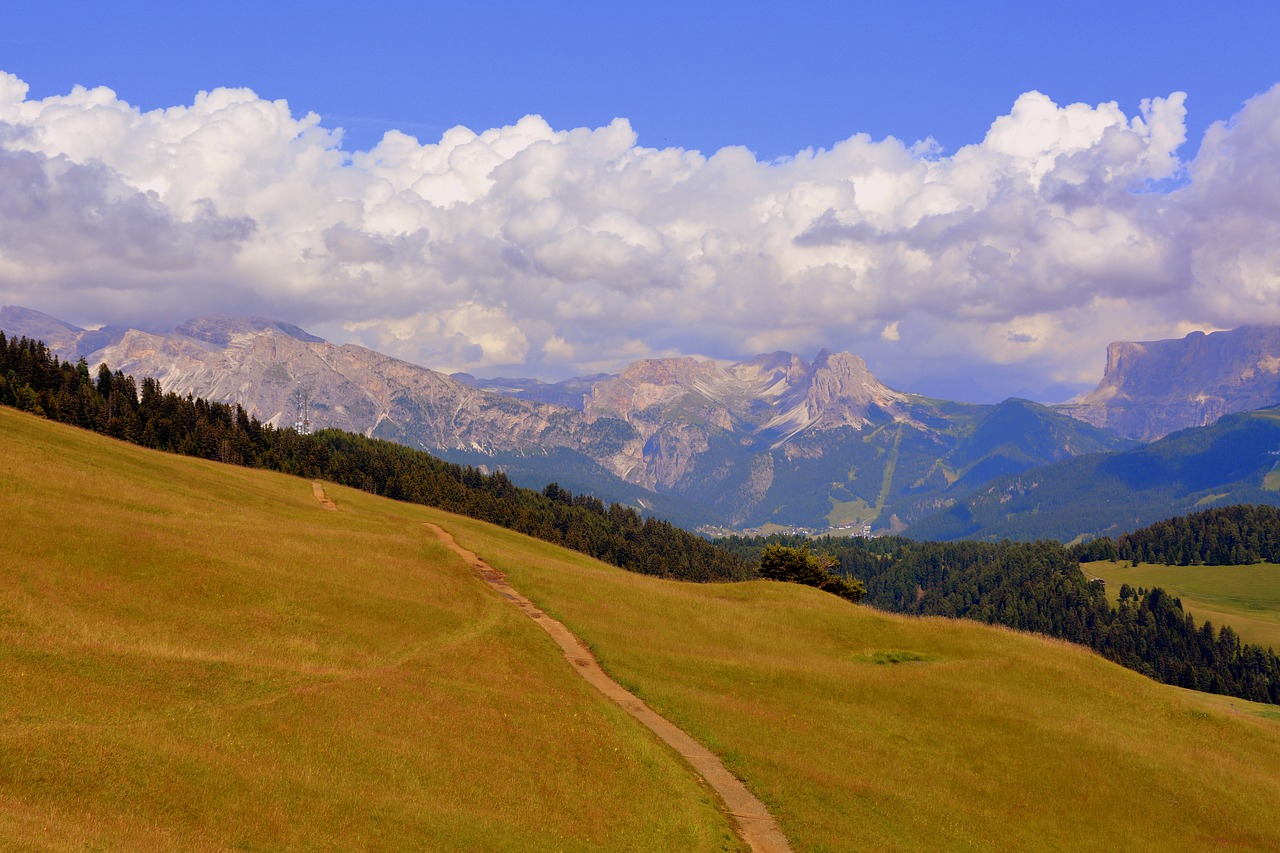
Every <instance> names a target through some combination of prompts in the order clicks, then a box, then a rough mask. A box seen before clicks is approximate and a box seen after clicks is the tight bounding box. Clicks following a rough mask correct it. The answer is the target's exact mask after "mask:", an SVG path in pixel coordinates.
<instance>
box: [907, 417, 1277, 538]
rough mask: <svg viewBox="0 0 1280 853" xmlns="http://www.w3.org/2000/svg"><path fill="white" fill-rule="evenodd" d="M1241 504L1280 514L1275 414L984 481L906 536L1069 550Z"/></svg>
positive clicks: (1221, 423) (1224, 420)
mask: <svg viewBox="0 0 1280 853" xmlns="http://www.w3.org/2000/svg"><path fill="white" fill-rule="evenodd" d="M1245 503H1247V504H1264V505H1275V506H1280V408H1270V409H1259V410H1257V411H1254V412H1239V413H1235V414H1231V415H1227V416H1226V417H1223V418H1221V419H1219V420H1218V421H1217V422H1216V423H1214V424H1212V425H1210V426H1206V427H1189V428H1187V429H1184V430H1180V431H1178V432H1175V433H1171V434H1170V435H1167V436H1165V437H1164V438H1162V439H1160V440H1159V441H1155V442H1152V443H1151V444H1146V445H1142V446H1141V447H1137V448H1134V449H1131V450H1127V451H1121V452H1112V453H1099V454H1093V455H1089V456H1079V457H1075V458H1072V459H1066V460H1063V461H1061V462H1058V463H1055V464H1052V465H1045V466H1040V467H1036V468H1030V469H1027V470H1024V471H1021V472H1018V473H1014V474H1011V475H1009V476H1004V477H1000V478H997V479H993V480H990V481H989V482H987V483H985V484H983V485H982V486H981V487H979V488H977V489H975V490H974V491H973V492H972V493H971V494H970V495H968V496H967V497H964V498H962V499H960V500H958V501H957V502H956V503H955V504H953V505H952V506H949V507H947V508H945V509H944V510H943V511H941V512H939V513H937V514H935V515H932V516H929V517H927V518H924V519H922V520H921V521H919V522H917V523H916V524H914V525H912V526H911V527H909V528H907V530H906V535H907V536H910V537H912V538H917V539H932V540H950V539H982V540H987V541H997V540H1000V539H1039V538H1046V539H1058V540H1060V541H1063V542H1071V541H1074V540H1084V539H1088V538H1090V537H1094V536H1104V535H1105V536H1113V537H1114V536H1117V535H1119V534H1122V533H1126V532H1128V531H1131V530H1136V529H1138V528H1140V527H1144V526H1146V525H1150V524H1153V523H1155V522H1158V521H1162V520H1164V519H1167V518H1172V517H1174V516H1178V515H1186V514H1188V513H1191V512H1195V511H1197V510H1201V509H1205V508H1206V507H1217V506H1226V505H1229V504H1245Z"/></svg>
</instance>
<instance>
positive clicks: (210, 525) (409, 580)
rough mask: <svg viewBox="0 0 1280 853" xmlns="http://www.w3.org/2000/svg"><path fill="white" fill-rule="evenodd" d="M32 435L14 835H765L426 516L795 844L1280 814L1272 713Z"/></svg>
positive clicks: (13, 630)
mask: <svg viewBox="0 0 1280 853" xmlns="http://www.w3.org/2000/svg"><path fill="white" fill-rule="evenodd" d="M0 437H2V438H3V440H2V441H0V471H2V472H3V474H4V476H3V477H0V514H2V516H0V517H3V518H5V519H6V522H7V523H8V526H7V528H6V529H7V530H16V531H18V532H19V535H16V536H15V535H7V536H5V537H3V538H2V539H0V573H3V575H4V583H3V584H0V596H3V597H2V598H0V626H2V630H3V632H4V636H5V643H4V644H3V646H0V650H2V651H0V654H2V655H3V657H2V658H0V692H2V694H3V695H5V696H6V697H8V698H7V701H6V703H5V705H4V706H3V708H2V709H0V714H2V715H3V716H2V719H3V731H4V737H5V749H4V754H5V755H6V756H8V758H6V764H5V766H4V767H3V769H2V770H0V801H3V802H4V804H5V805H4V808H3V809H0V837H5V838H8V839H20V840H22V839H25V840H26V841H25V842H20V845H19V846H22V844H23V843H25V844H26V846H37V845H38V846H40V847H42V848H52V849H69V848H77V849H82V848H84V847H86V846H93V847H107V848H129V849H137V848H153V849H155V848H159V849H209V848H215V847H219V848H221V847H231V846H242V847H250V848H280V847H311V846H322V847H339V848H351V847H367V846H370V845H371V844H373V843H374V839H376V844H377V845H379V846H383V847H387V848H396V847H400V848H405V847H414V848H422V847H428V848H436V849H442V848H444V849H487V850H489V849H498V850H501V849H512V850H514V849H569V850H616V849H646V850H660V849H669V850H687V849H721V848H722V847H723V846H725V845H728V846H729V847H730V848H732V839H731V838H730V837H729V836H728V825H727V823H726V821H725V820H724V818H723V817H722V816H721V815H720V814H719V813H718V812H716V810H715V809H714V808H713V807H712V806H711V804H710V803H709V801H708V798H707V794H706V792H705V791H704V790H703V789H702V788H700V787H699V786H698V785H697V784H696V783H694V782H693V781H692V779H691V777H690V776H689V775H688V774H687V773H685V772H684V771H683V768H682V767H681V765H680V764H679V762H678V760H677V759H676V758H675V757H674V756H673V755H671V754H670V753H669V752H666V751H664V750H662V749H659V748H657V747H655V746H654V744H653V742H652V740H651V739H650V738H649V737H648V736H647V735H644V734H643V733H642V732H640V731H637V730H636V727H634V726H633V725H632V724H631V723H630V722H629V721H628V720H627V719H626V718H625V717H623V715H622V714H621V713H620V712H619V711H618V710H617V709H616V708H613V707H611V706H609V705H608V704H606V703H604V702H603V701H602V700H599V699H597V698H596V697H594V696H593V695H591V694H590V693H589V692H588V688H586V687H585V685H579V684H578V683H577V682H576V681H575V679H574V678H573V676H572V673H571V672H569V667H568V666H567V665H565V663H564V660H563V658H560V657H559V656H558V653H557V652H556V650H555V649H554V647H552V646H551V644H550V642H549V641H548V640H546V639H545V637H543V636H542V635H541V632H539V631H538V630H537V628H536V626H535V625H533V624H532V623H531V622H530V620H527V619H525V618H524V617H523V616H521V615H520V614H519V613H518V611H516V610H515V608H512V607H510V605H509V604H507V602H505V601H504V600H502V599H501V598H500V597H499V596H496V595H494V594H492V593H490V592H489V591H488V590H487V589H486V588H485V587H484V585H483V583H482V582H481V581H480V580H479V579H478V578H476V577H474V576H473V575H472V574H471V573H470V571H469V570H468V569H467V568H466V567H465V566H464V564H463V563H462V562H461V561H460V559H458V558H456V557H454V556H453V555H452V554H451V553H450V552H448V551H446V550H445V549H444V548H443V547H442V546H440V545H439V544H437V543H436V542H435V541H434V540H433V538H432V537H430V536H429V535H425V534H424V532H423V531H424V527H423V522H425V521H434V522H436V523H438V524H440V525H441V526H443V527H445V528H446V529H448V530H450V531H451V532H452V533H453V534H454V535H455V536H456V537H457V538H458V540H459V542H460V543H461V544H463V545H464V546H465V547H467V548H469V549H471V550H473V551H475V552H476V553H478V554H480V555H481V556H482V557H483V558H484V559H486V560H487V561H489V562H490V563H491V564H493V565H495V566H496V567H498V568H500V569H502V570H503V571H505V572H507V573H508V575H509V577H510V579H511V581H512V582H513V584H514V585H515V586H516V587H517V589H519V590H521V591H522V592H524V593H525V594H526V595H528V596H529V597H530V598H531V599H533V600H534V602H535V603H536V604H538V605H539V606H540V607H542V608H544V609H545V610H546V611H547V612H548V613H550V614H551V615H553V616H555V617H556V618H559V619H561V620H562V621H564V622H565V623H566V624H567V625H569V627H570V628H572V629H573V630H575V632H576V633H578V635H579V636H581V637H582V638H583V639H585V640H586V641H587V642H588V643H589V644H590V646H591V647H592V649H593V650H594V651H595V652H596V653H597V655H598V656H599V657H600V659H601V661H602V663H603V664H604V666H605V667H606V669H608V670H610V671H611V672H612V674H613V675H614V676H615V677H617V678H618V679H619V680H620V681H622V682H623V684H624V685H625V686H627V687H628V688H629V689H631V690H632V691H633V692H635V693H637V694H638V695H640V696H641V697H642V698H643V699H645V700H646V701H647V702H649V703H650V704H652V705H653V706H655V708H657V709H658V710H660V711H662V712H664V713H665V714H666V715H667V716H668V717H669V718H671V719H673V720H675V721H676V722H677V723H679V724H681V725H682V726H683V727H684V728H686V730H688V731H690V732H691V733H693V734H694V735H695V736H696V737H697V738H698V739H699V740H701V741H702V742H703V743H705V744H707V745H708V746H710V747H711V748H712V749H713V750H714V751H716V752H717V753H719V754H720V755H721V756H722V757H724V759H725V760H726V762H727V763H728V764H729V766H730V767H731V769H733V770H734V771H735V772H736V773H737V774H738V775H739V776H741V777H742V778H743V779H744V780H745V781H746V782H747V784H748V786H749V787H750V788H751V789H752V790H753V791H754V792H755V793H756V794H757V795H759V796H760V797H761V798H762V799H763V800H764V801H765V802H766V803H767V804H768V805H769V806H770V807H771V808H772V809H773V810H774V812H775V814H776V815H777V816H778V817H779V819H780V821H781V822H782V825H783V828H784V830H785V831H786V832H787V834H788V836H789V837H790V838H791V840H792V842H793V844H794V845H795V847H796V849H797V850H823V849H826V850H848V849H874V850H886V849H889V850H892V849H959V848H969V847H973V846H977V847H982V848H1001V847H1003V848H1010V847H1012V848H1021V849H1028V848H1033V847H1034V848H1039V849H1054V848H1058V849H1067V848H1070V849H1097V850H1103V849H1106V850H1113V849H1151V850H1167V849H1205V848H1209V847H1223V846H1231V847H1233V849H1244V850H1250V849H1252V850H1265V849H1274V848H1275V847H1276V846H1277V845H1278V844H1280V815H1277V814H1276V812H1275V810H1274V808H1273V806H1274V803H1275V802H1276V801H1278V800H1280V772H1277V771H1278V770H1280V721H1277V720H1275V719H1274V713H1275V712H1274V709H1264V708H1260V707H1259V706H1254V705H1251V704H1250V703H1247V702H1243V701H1241V700H1233V701H1234V705H1235V709H1234V710H1232V707H1231V705H1230V704H1229V703H1228V701H1227V700H1225V699H1219V698H1218V697H1206V696H1204V695H1202V694H1192V693H1188V692H1186V691H1179V690H1176V689H1173V688H1167V687H1162V686H1160V685H1157V684H1155V683H1153V682H1151V681H1149V680H1148V679H1145V678H1143V677H1141V676H1138V675H1136V674H1134V673H1132V672H1128V671H1126V670H1123V669H1121V668H1119V667H1117V666H1113V665H1111V664H1108V663H1106V662H1105V661H1102V660H1101V659H1099V658H1097V657H1096V656H1093V655H1091V654H1088V653H1086V652H1084V651H1083V650H1081V649H1079V648H1077V647H1073V646H1069V645H1065V644H1062V643H1057V642H1052V641H1046V640H1044V639H1040V638H1036V637H1032V636H1027V635H1022V634H1017V633H1013V632H1008V631H1000V630H993V629H990V628H987V627H984V626H980V625H977V624H972V623H966V622H959V621H947V620H940V619H910V618H905V617H898V616H892V615H888V614H883V613H878V612H876V611H873V610H870V609H869V608H865V607H859V606H855V605H850V604H848V603H846V602H843V601H841V600H839V599H837V598H835V597H834V596H830V595H826V594H824V593H820V592H818V591H816V590H810V589H807V588H801V587H796V586H793V585H784V584H777V583H771V582H767V581H756V582H751V583H742V584H731V585H723V584H682V583H675V582H670V581H662V580H658V579H655V578H647V577H644V576H640V575H636V574H631V573H626V572H623V571H620V570H616V569H612V568H609V567H607V566H604V565H602V564H600V563H597V562H594V561H592V560H590V559H588V558H586V557H583V556H581V555H577V554H574V553H572V552H567V551H564V550H562V549H559V548H556V547H554V546H551V545H549V544H546V543H542V542H537V541H535V540H531V539H528V538H525V537H522V536H519V535H517V534H513V533H510V532H507V531H503V530H500V529H498V528H494V527H491V526H489V525H486V524H484V523H482V522H478V521H472V520H468V519H462V518H459V517H456V516H450V515H448V514H445V513H442V512H439V511H435V510H430V509H427V508H424V507H417V506H410V505H404V504H398V503H394V502H391V501H387V500H385V499H380V498H376V497H373V496H370V495H367V494H364V493H362V492H358V491H354V490H350V489H345V488H340V487H334V486H329V487H327V490H328V493H329V496H330V497H331V498H332V499H333V500H334V501H335V502H336V504H337V507H338V511H337V512H330V511H326V510H324V509H323V508H322V507H321V506H320V504H319V503H318V502H317V501H316V499H315V497H314V496H313V495H312V491H311V487H310V484H309V483H308V482H306V481H304V480H298V479H295V478H290V477H286V476H283V475H277V474H269V473H265V472H258V471H251V470H246V469H242V468H236V467H232V466H223V465H217V464H214V463H209V462H204V461H200V460H193V459H187V458H181V457H174V456H167V455H163V454H159V453H155V452H151V451H146V450H142V449H139V448H136V447H133V446H129V445H124V444H121V443H119V442H115V441H111V440H109V439H105V438H102V437H100V436H96V435H92V434H89V433H85V432H82V431H79V430H75V429H72V428H69V427H64V426H61V425H58V424H52V423H49V422H47V421H43V420H39V419H36V418H33V417H31V416H28V415H24V414H21V413H17V412H13V411H9V410H5V409H0ZM522 620H523V621H522ZM1265 715H1272V716H1270V717H1267V716H1265ZM1189 779H1194V780H1195V784H1187V780H1189ZM1135 792H1141V794H1140V795H1135Z"/></svg>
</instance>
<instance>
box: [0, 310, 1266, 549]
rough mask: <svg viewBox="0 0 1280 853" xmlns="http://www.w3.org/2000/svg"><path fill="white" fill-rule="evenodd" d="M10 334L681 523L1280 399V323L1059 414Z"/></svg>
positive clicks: (264, 323)
mask: <svg viewBox="0 0 1280 853" xmlns="http://www.w3.org/2000/svg"><path fill="white" fill-rule="evenodd" d="M0 329H3V330H4V331H5V332H6V333H8V334H11V335H26V336H28V337H36V338H40V339H42V340H44V341H45V342H46V344H48V345H49V346H50V348H51V349H52V350H53V351H54V352H56V353H57V354H58V355H59V356H60V357H62V358H64V359H76V358H79V357H86V358H87V359H88V360H89V362H90V364H91V365H96V364H98V363H100V362H106V363H107V364H109V365H110V366H111V368H112V369H118V370H123V371H124V372H126V373H131V374H134V375H136V376H154V377H156V378H157V379H158V380H159V381H160V382H161V385H162V387H163V388H164V389H165V390H167V391H175V392H177V393H179V394H187V393H191V394H194V395H196V396H201V397H205V398H208V399H211V400H218V401H224V402H236V403H240V404H241V405H243V406H244V407H245V408H246V410H248V411H249V412H250V413H251V414H253V415H255V416H256V417H258V418H259V419H261V420H263V421H265V422H269V423H272V424H275V425H277V426H289V425H293V424H294V423H295V421H296V420H298V419H299V418H301V417H302V416H303V414H304V411H305V414H306V415H307V416H308V419H309V422H310V426H311V427H312V428H323V427H337V428H341V429H345V430H350V431H352V432H357V433H362V434H366V435H372V436H375V437H380V438H388V439H391V440H395V441H398V442H401V443H404V444H407V445H410V446H414V447H419V448H422V449H426V450H430V451H432V452H434V453H437V454H439V455H441V456H444V457H446V458H449V459H452V460H453V461H459V462H465V463H469V464H476V465H484V466H488V467H490V468H492V467H501V468H503V469H504V470H507V471H508V473H509V474H510V475H511V476H512V478H513V479H515V480H516V481H517V482H521V483H522V484H525V485H533V486H538V487H540V486H541V485H543V484H545V483H548V482H551V481H557V482H559V483H560V484H561V485H563V486H567V487H569V488H571V489H574V490H579V491H580V490H590V491H592V492H594V493H596V494H597V495H599V496H601V497H602V498H604V499H606V500H620V501H624V502H627V503H630V504H633V505H639V506H641V507H642V508H644V509H647V510H651V511H653V512H655V513H658V514H661V515H665V516H667V517H670V518H672V519H673V520H676V521H678V522H680V523H682V524H685V525H686V526H696V525H716V526H726V527H733V528H743V527H751V526H758V525H761V524H765V523H769V522H772V523H777V524H781V525H785V526H794V525H800V526H804V527H808V528H812V529H827V528H830V527H842V526H861V525H863V524H868V525H872V526H874V527H875V528H876V529H901V528H902V527H904V526H905V525H907V524H910V523H912V522H915V521H919V520H921V519H923V518H925V517H926V516H928V515H930V514H932V513H934V512H937V511H939V510H942V509H945V508H947V507H949V506H952V505H953V504H955V503H956V501H958V500H961V499H963V498H964V497H966V496H967V495H969V494H972V493H973V492H974V491H975V490H976V489H978V488H979V487H981V486H983V485H985V484H986V483H988V482H990V481H991V480H993V479H994V478H997V477H1001V476H1005V475H1011V474H1017V473H1019V472H1023V471H1026V470H1028V469H1030V468H1033V467H1035V466H1038V465H1043V464H1047V463H1052V462H1060V461H1063V460H1067V459H1070V458H1073V457H1076V456H1079V455H1081V454H1088V453H1096V452H1100V451H1108V450H1117V449H1124V448H1126V447H1128V446H1131V445H1132V443H1133V442H1132V441H1131V440H1130V439H1139V440H1150V439H1151V438H1153V437H1157V436H1158V435H1162V434H1164V433H1167V432H1169V431H1170V430H1172V429H1178V428H1181V427H1184V426H1198V425H1201V424H1204V423H1210V422H1212V421H1213V420H1216V418H1218V417H1220V416H1221V415H1222V414H1225V413H1227V412H1231V411H1243V410H1246V409H1251V408H1258V407H1261V406H1265V405H1268V404H1270V403H1274V402H1280V396H1278V395H1280V381H1278V379H1280V330H1276V329H1268V328H1260V327H1259V328H1245V329H1241V330H1238V331H1237V332H1221V333H1215V334H1213V335H1207V336H1206V335H1203V334H1196V335H1192V336H1189V337H1188V338H1186V339H1184V340H1182V341H1159V342H1149V343H1116V344H1113V345H1112V346H1111V347H1110V350H1109V358H1108V364H1107V371H1106V375H1105V376H1104V377H1103V380H1102V382H1101V383H1100V384H1099V386H1098V388H1097V389H1096V390H1094V391H1093V392H1090V393H1089V394H1087V395H1084V396H1082V397H1080V398H1078V399H1077V400H1075V401H1072V403H1070V404H1064V405H1063V406H1061V407H1058V409H1057V410H1055V409H1054V408H1049V407H1045V406H1042V405H1038V404H1035V403H1032V402H1029V401H1025V400H1016V399H1011V400H1008V401H1005V402H1004V403H1001V404H999V405H994V406H992V405H973V404H966V403H956V402H948V401H944V400H937V399H932V398H928V397H924V396H921V395H917V394H910V393H906V392H903V391H899V390H895V389H892V388H889V387H888V386H886V385H884V384H883V383H882V382H880V381H879V380H878V379H877V378H876V377H875V376H874V375H873V374H872V373H871V372H870V370H869V369H868V368H867V366H866V364H865V362H864V361H863V360H862V359H861V358H860V357H858V356H856V355H852V354H849V353H830V352H825V351H824V352H822V353H819V354H818V356H817V357H816V358H815V359H814V360H813V361H812V362H809V361H806V360H805V359H803V358H801V357H800V356H798V355H795V354H792V353H786V352H776V353H772V354H767V355H760V356H757V357H755V358H752V359H749V360H746V361H743V362H739V363H736V364H730V365H724V364H721V363H717V362H713V361H709V360H707V361H700V360H697V359H692V358H674V359H646V360H642V361H637V362H635V363H633V364H631V365H630V366H629V367H627V368H626V369H625V370H623V371H622V372H621V373H620V374H617V375H598V376H591V377H581V378H576V379H570V380H566V381H563V382H558V383H547V382H540V381H537V380H528V379H499V380H482V379H476V378H475V377H471V376H468V375H465V374H460V375H457V376H453V377H451V376H446V375H444V374H442V373H438V372H436V371H432V370H429V369H427V368H423V367H420V366H417V365H414V364H410V363H408V362H404V361H401V360H398V359H394V358H391V357H389V356H386V355H383V354H380V353H377V352H375V351H373V350H369V349H366V348H364V347H360V346H355V345H349V344H348V345H342V346H339V345H336V344H332V343H330V342H328V341H325V340H323V339H321V338H319V337H316V336H314V335H310V334H308V333H307V332H305V331H303V330H302V329H300V328H298V327H297V326H293V325H291V324H288V323H284V322H279V321H274V320H266V319H262V318H236V319H231V318H197V319H193V320H190V321H188V322H186V323H183V324H182V325H180V326H178V327H177V328H175V329H173V330H172V331H170V332H165V333H153V332H145V331H141V330H138V329H130V328H119V327H117V328H103V329H98V330H91V331H87V330H83V329H80V328H78V327H75V326H73V325H71V324H68V323H64V322H62V321H59V320H56V319H55V318H52V317H49V316H47V315H44V314H41V313H40V312H37V311H32V310H29V309H24V308H18V307H15V306H10V307H6V308H4V309H2V310H0ZM1067 415H1071V416H1072V417H1068V416H1067Z"/></svg>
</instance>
